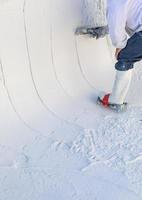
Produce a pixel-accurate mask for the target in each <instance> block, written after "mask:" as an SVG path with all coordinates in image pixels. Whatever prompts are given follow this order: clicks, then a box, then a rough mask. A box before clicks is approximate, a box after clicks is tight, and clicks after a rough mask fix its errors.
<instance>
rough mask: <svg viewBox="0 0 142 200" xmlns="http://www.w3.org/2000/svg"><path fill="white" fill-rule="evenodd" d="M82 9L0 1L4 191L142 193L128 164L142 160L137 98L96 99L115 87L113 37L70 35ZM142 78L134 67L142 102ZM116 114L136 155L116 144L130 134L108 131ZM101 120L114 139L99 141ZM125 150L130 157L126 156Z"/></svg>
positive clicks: (12, 195)
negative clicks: (124, 103) (107, 102)
mask: <svg viewBox="0 0 142 200" xmlns="http://www.w3.org/2000/svg"><path fill="white" fill-rule="evenodd" d="M83 17H84V16H83V12H82V2H81V1H76V0H60V1H59V0H58V1H57V0H1V1H0V200H19V199H20V200H36V199H37V200H45V199H46V200H56V199H58V200H64V199H68V200H87V199H89V200H94V199H97V200H106V199H109V200H114V199H115V200H120V199H121V200H122V199H125V200H127V199H129V200H131V199H132V200H134V199H140V197H138V196H139V195H140V196H141V198H142V194H141V193H140V189H141V181H137V180H138V177H142V174H141V171H140V170H136V171H137V172H139V173H134V172H133V173H132V176H130V175H129V173H128V174H127V172H129V170H130V169H131V170H132V169H138V167H137V166H139V165H137V162H141V161H140V160H139V159H138V158H139V156H140V153H141V148H140V144H141V143H140V141H141V139H142V138H140V130H141V124H140V121H141V112H140V110H141V107H139V108H137V107H136V108H135V109H132V110H131V111H130V112H128V113H126V114H124V115H123V116H121V115H117V116H116V114H114V113H112V112H108V111H107V110H105V109H102V108H100V107H99V106H97V105H96V104H95V101H96V98H97V95H98V93H99V92H100V91H102V90H103V91H107V92H108V91H111V88H112V83H113V79H114V74H115V70H114V62H115V61H114V58H113V48H112V47H111V45H110V40H109V38H104V39H100V40H98V41H96V40H94V39H89V38H85V37H76V36H75V35H74V30H75V28H76V27H77V26H80V25H81V24H82V23H83V22H82V19H83ZM141 81H142V79H141V69H140V67H138V68H137V70H136V71H135V74H134V80H133V83H132V86H131V89H130V93H129V95H128V99H130V100H131V101H132V102H134V103H137V104H139V105H140V104H141V100H142V95H139V90H140V89H141ZM133 88H135V89H133ZM133 94H134V96H133ZM132 97H133V98H132ZM138 99H139V100H138ZM122 119H123V120H122ZM126 119H127V121H125V120H126ZM123 121H125V122H124V123H123ZM102 122H103V123H102ZM111 122H112V124H111ZM138 122H139V124H137V123H138ZM122 123H123V125H124V124H125V125H127V126H125V127H123V130H124V129H125V131H128V132H129V131H130V132H131V133H132V135H131V140H130V143H129V141H127V145H130V146H131V142H132V144H133V145H134V146H135V148H136V149H137V151H135V154H134V155H132V156H130V155H129V152H128V151H127V148H120V149H121V153H120V152H119V148H118V146H119V145H120V144H119V143H121V144H123V142H124V140H125V141H126V138H125V136H124V137H123V138H122V141H120V140H118V141H119V142H117V140H116V139H118V138H117V137H118V136H116V135H115V134H114V135H113V132H112V131H114V132H118V133H121V131H122V130H120V129H119V128H118V127H119V126H121V124H122ZM131 123H134V127H133V126H132V127H130V125H129V124H131ZM101 124H102V125H101ZM104 124H105V126H104ZM116 124H117V125H116ZM113 125H114V127H113ZM133 128H134V130H137V134H138V136H139V140H138V141H135V140H134V138H135V134H136V133H135V131H133V132H132V130H133ZM105 129H106V130H108V131H110V132H109V134H108V135H109V136H110V138H112V141H108V138H106V141H108V144H109V145H110V146H112V144H113V141H115V140H116V141H115V142H116V143H117V144H116V143H114V144H113V148H112V149H111V148H110V149H107V147H106V146H107V144H105V142H104V143H103V142H102V143H101V144H102V146H99V145H101V144H100V141H98V139H99V137H101V139H102V140H103V137H107V136H106V135H105V132H104V130H105ZM88 131H89V132H88ZM90 131H91V134H90ZM92 131H93V133H92ZM95 131H98V132H97V133H99V135H96V134H95V133H96V132H95ZM125 131H124V132H125ZM122 132H123V131H122ZM110 133H111V134H110ZM98 136H99V137H98ZM113 137H114V138H113ZM92 138H93V139H92ZM95 138H96V140H95ZM132 138H133V140H132ZM93 141H95V142H96V141H98V143H97V145H96V143H94V142H93ZM84 142H85V143H84ZM111 143H112V144H111ZM138 144H139V145H138ZM94 145H96V146H94ZM115 145H116V146H115ZM120 146H121V145H120ZM123 147H125V145H123ZM94 148H95V149H96V151H94ZM105 148H106V151H105V150H103V149H105ZM133 148H134V147H133ZM107 150H108V151H107ZM111 150H112V151H111ZM92 152H93V155H92ZM103 152H106V154H103ZM96 153H97V154H96ZM119 153H120V154H121V156H120V154H119ZM113 155H115V156H113ZM116 155H117V156H116ZM95 156H96V158H97V160H96V159H95V160H94V157H95ZM112 157H113V158H114V160H115V161H116V163H117V164H116V166H117V167H116V166H115V165H114V163H113V162H111V159H110V158H112ZM126 157H130V158H131V159H130V160H129V162H133V161H134V160H135V159H138V160H136V161H135V165H136V166H132V167H131V168H128V163H127V162H128V159H126V160H125V161H126V162H124V163H123V164H124V165H123V164H122V160H123V159H124V158H126ZM104 159H105V162H104ZM120 160H121V162H120ZM107 161H108V162H107ZM94 163H95V165H94ZM119 163H120V165H119ZM100 164H101V165H100ZM119 166H121V167H119ZM140 166H141V164H140ZM129 167H130V166H129ZM116 168H117V170H116ZM122 169H123V170H122ZM128 169H129V170H128ZM113 170H114V171H113ZM96 172H97V173H96ZM124 172H125V173H124ZM135 181H136V182H137V184H136V185H135V184H134V185H135V186H134V185H133V184H132V183H133V182H135ZM88 183H90V184H88Z"/></svg>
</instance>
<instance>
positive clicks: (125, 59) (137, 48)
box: [115, 31, 142, 71]
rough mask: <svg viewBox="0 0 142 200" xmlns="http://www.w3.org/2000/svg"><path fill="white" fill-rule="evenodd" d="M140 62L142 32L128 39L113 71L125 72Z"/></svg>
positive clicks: (141, 55) (141, 57)
mask: <svg viewBox="0 0 142 200" xmlns="http://www.w3.org/2000/svg"><path fill="white" fill-rule="evenodd" d="M140 60H142V31H140V32H138V33H135V34H134V35H133V36H132V37H131V38H129V39H128V42H127V45H126V47H125V48H124V49H122V50H121V51H120V53H119V55H118V62H117V63H116V64H115V69H116V70H119V71H127V70H129V69H132V68H133V67H134V63H136V62H138V61H140Z"/></svg>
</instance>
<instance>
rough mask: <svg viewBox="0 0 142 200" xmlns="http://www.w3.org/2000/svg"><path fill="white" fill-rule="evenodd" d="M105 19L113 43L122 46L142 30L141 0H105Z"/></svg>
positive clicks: (118, 46)
mask: <svg viewBox="0 0 142 200" xmlns="http://www.w3.org/2000/svg"><path fill="white" fill-rule="evenodd" d="M107 20H108V26H109V33H110V37H111V40H112V43H113V45H114V46H115V47H117V48H124V47H125V46H126V44H127V40H128V35H129V36H132V35H133V34H134V33H136V32H138V31H141V30H142V0H107Z"/></svg>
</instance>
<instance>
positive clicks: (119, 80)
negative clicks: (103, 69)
mask: <svg viewBox="0 0 142 200" xmlns="http://www.w3.org/2000/svg"><path fill="white" fill-rule="evenodd" d="M141 59H142V32H139V33H136V34H134V35H133V36H132V37H131V38H130V39H129V40H128V43H127V46H126V47H125V48H124V49H122V51H121V52H120V53H119V55H118V62H117V63H116V65H115V68H116V77H115V82H114V86H113V89H112V93H111V95H110V97H109V102H110V103H116V104H123V102H124V100H125V97H126V95H127V92H128V89H129V86H130V83H131V77H132V71H133V66H134V63H135V62H137V61H140V60H141Z"/></svg>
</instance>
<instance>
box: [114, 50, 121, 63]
mask: <svg viewBox="0 0 142 200" xmlns="http://www.w3.org/2000/svg"><path fill="white" fill-rule="evenodd" d="M121 50H122V49H120V48H116V51H115V58H116V60H117V59H118V55H119V53H120V51H121Z"/></svg>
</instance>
